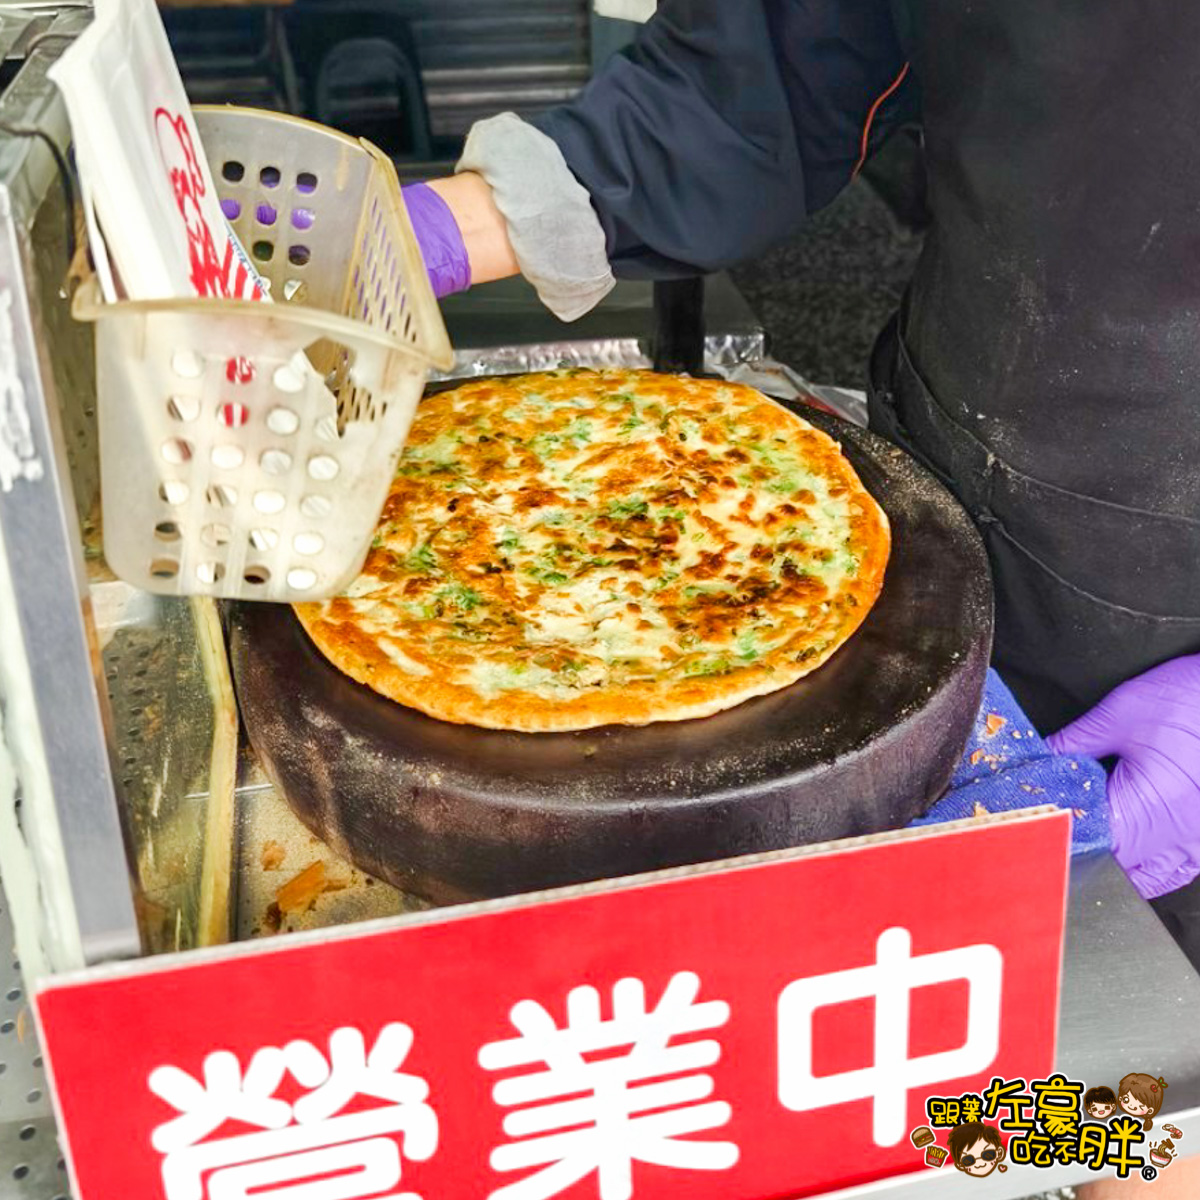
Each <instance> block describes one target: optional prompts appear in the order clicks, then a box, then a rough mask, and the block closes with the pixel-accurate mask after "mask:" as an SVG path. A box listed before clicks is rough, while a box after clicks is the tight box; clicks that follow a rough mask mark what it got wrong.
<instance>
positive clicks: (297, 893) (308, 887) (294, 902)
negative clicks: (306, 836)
mask: <svg viewBox="0 0 1200 1200" xmlns="http://www.w3.org/2000/svg"><path fill="white" fill-rule="evenodd" d="M348 885H349V881H348V880H347V879H344V878H341V877H338V876H330V875H328V874H326V871H325V864H324V863H323V862H321V861H320V859H318V860H317V861H316V862H314V863H310V864H309V865H308V866H307V867H305V868H304V870H303V871H301V872H300V874H299V875H293V876H292V878H291V879H289V880H288V881H287V883H285V884H284V885H283V886H282V887H280V888H279V890H278V891H277V892H276V893H275V903H276V904H277V905H278V906H279V911H280V912H281V913H294V912H303V911H305V910H306V909H309V908H311V907H312V906H313V905H314V904H316V902H317V900H318V899H319V898H320V897H321V896H322V895H323V894H324V893H325V892H340V891H341V890H342V889H343V888H345V887H347V886H348Z"/></svg>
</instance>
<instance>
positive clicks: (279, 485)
mask: <svg viewBox="0 0 1200 1200" xmlns="http://www.w3.org/2000/svg"><path fill="white" fill-rule="evenodd" d="M196 119H197V123H198V125H199V128H200V133H201V137H202V138H203V141H204V147H205V151H206V153H207V156H208V160H209V162H210V164H211V165H212V168H213V174H214V177H215V178H216V181H217V188H218V191H220V193H221V199H222V204H223V207H225V209H226V213H227V215H228V216H230V218H231V220H232V223H233V226H234V229H235V230H236V232H237V234H238V236H239V238H240V239H241V241H242V244H243V245H244V246H245V247H246V249H247V250H248V251H249V252H250V255H251V257H252V259H253V261H254V263H255V265H256V267H257V268H258V269H259V271H260V272H261V274H262V275H263V277H264V278H265V279H267V280H268V281H269V283H270V285H271V295H272V298H273V300H274V303H258V302H254V301H239V300H220V299H180V300H162V301H145V302H121V303H116V304H106V303H104V302H103V301H102V299H101V296H100V291H99V288H98V286H97V284H96V280H95V279H94V277H93V278H90V279H88V280H86V281H85V282H84V284H83V285H82V286H81V288H80V289H79V291H78V293H77V294H76V298H75V306H74V311H75V315H76V316H77V317H79V318H80V319H82V320H87V321H93V322H95V325H96V362H97V391H98V399H99V424H100V458H101V504H102V516H103V524H104V552H105V557H106V558H107V560H108V564H109V566H110V567H111V569H112V570H113V571H114V572H115V573H116V574H117V575H119V576H120V577H121V578H122V579H124V580H126V581H127V582H129V583H131V584H133V585H135V586H136V587H139V588H143V589H145V590H147V591H152V592H157V593H161V594H167V595H206V596H220V597H225V598H240V599H255V600H273V601H299V600H314V599H320V598H323V597H327V596H331V595H336V594H337V593H338V592H340V591H341V590H343V589H344V588H345V587H346V586H347V584H349V583H350V581H351V580H352V579H353V578H354V577H355V575H356V574H357V573H358V571H359V569H360V568H361V566H362V562H363V559H364V558H365V557H366V553H367V550H368V548H369V546H370V542H371V538H372V535H373V533H374V530H375V526H376V523H377V521H378V519H379V515H380V512H381V511H382V508H383V504H384V501H385V499H386V496H387V491H388V486H389V484H390V482H391V479H392V476H393V474H394V471H395V467H396V461H397V459H398V457H399V454H400V451H401V449H402V447H403V444H404V439H405V437H406V436H407V434H408V429H409V426H410V424H411V423H412V418H413V413H414V411H415V409H416V406H417V402H418V401H419V400H420V398H421V394H422V391H423V390H424V386H425V380H426V377H427V375H428V371H429V369H430V367H438V368H441V369H446V368H448V367H449V366H450V364H451V361H452V356H451V350H450V343H449V340H448V338H447V336H446V330H445V326H444V325H443V324H442V320H441V315H440V313H439V310H438V306H437V301H436V299H435V298H434V295H433V291H432V289H431V288H430V285H429V281H428V278H427V276H426V273H425V267H424V264H423V262H422V259H421V255H420V251H419V250H418V248H417V243H416V239H415V237H414V234H413V231H412V226H411V225H410V223H409V220H408V215H407V213H406V212H405V209H404V203H403V200H402V198H401V193H400V186H399V183H398V181H397V178H396V173H395V170H394V168H393V167H392V164H391V163H390V161H388V159H386V158H385V157H384V156H383V155H382V154H381V153H380V152H379V151H378V150H376V149H375V148H374V147H373V146H370V145H369V144H368V143H365V142H361V141H357V140H355V139H353V138H349V137H345V136H343V135H342V134H339V133H336V132H334V131H332V130H330V129H326V128H324V127H322V126H319V125H313V124H311V123H310V122H307V121H300V120H297V119H295V118H292V117H285V116H280V115H278V114H275V113H265V112H258V111H254V110H249V109H237V108H213V109H198V110H197V111H196ZM310 364H311V365H310Z"/></svg>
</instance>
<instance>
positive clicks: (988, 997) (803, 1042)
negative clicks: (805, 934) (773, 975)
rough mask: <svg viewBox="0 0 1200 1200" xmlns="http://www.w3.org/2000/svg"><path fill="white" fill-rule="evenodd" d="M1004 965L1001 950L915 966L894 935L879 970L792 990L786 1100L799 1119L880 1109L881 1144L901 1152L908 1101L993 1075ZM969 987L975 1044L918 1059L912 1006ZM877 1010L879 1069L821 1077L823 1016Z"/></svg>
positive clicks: (883, 944)
mask: <svg viewBox="0 0 1200 1200" xmlns="http://www.w3.org/2000/svg"><path fill="white" fill-rule="evenodd" d="M1003 965H1004V962H1003V957H1002V956H1001V954H1000V951H999V950H998V949H997V948H996V947H995V946H991V945H982V944H981V945H976V946H964V947H962V948H961V949H958V950H945V951H942V952H941V953H938V954H921V955H918V956H917V957H916V958H914V957H912V935H911V934H910V933H909V931H908V930H907V929H900V928H893V929H885V930H884V931H883V933H881V934H880V935H879V940H878V941H877V942H876V944H875V962H874V963H873V964H872V965H871V966H866V967H858V968H856V969H854V970H849V971H834V972H833V973H832V974H829V975H814V976H812V977H811V978H808V979H798V980H796V981H795V982H794V983H790V984H788V986H787V987H786V988H784V990H783V992H782V993H781V994H780V997H779V1100H780V1103H781V1104H782V1105H783V1106H784V1108H788V1109H791V1110H792V1111H793V1112H807V1111H809V1110H811V1109H815V1108H827V1107H829V1106H830V1105H834V1104H843V1103H845V1102H846V1101H849V1100H866V1099H871V1100H874V1123H873V1135H874V1139H875V1144H876V1145H878V1146H894V1145H896V1143H897V1142H899V1141H900V1140H901V1139H902V1138H903V1137H904V1135H905V1133H906V1131H907V1129H908V1125H907V1121H906V1116H907V1111H906V1110H907V1106H908V1093H909V1091H910V1090H911V1089H913V1088H921V1087H927V1086H928V1085H929V1084H932V1083H940V1082H942V1081H944V1080H952V1079H960V1078H962V1077H963V1076H966V1075H974V1074H975V1073H976V1072H978V1071H983V1070H985V1069H986V1068H987V1067H989V1066H991V1064H992V1062H993V1060H994V1059H995V1057H996V1051H997V1050H998V1049H999V1045H1000V983H1001V976H1002V974H1003ZM960 979H961V980H965V981H966V983H967V986H968V989H969V992H968V1000H967V1038H966V1041H965V1042H964V1043H963V1045H961V1046H959V1047H958V1048H957V1049H954V1050H944V1051H941V1052H940V1053H937V1054H925V1055H921V1056H919V1057H917V1058H909V1056H908V1040H909V1021H908V1011H909V999H910V997H911V995H912V992H913V990H914V989H915V988H920V987H928V986H929V985H931V984H935V983H949V982H951V981H954V980H960ZM866 998H872V999H874V1001H875V1036H874V1043H875V1048H874V1053H873V1055H872V1063H871V1065H870V1066H869V1067H863V1068H861V1069H860V1070H857V1071H844V1072H842V1073H841V1074H838V1075H824V1076H815V1075H814V1074H813V1045H812V1042H813V1032H812V1031H813V1013H814V1012H816V1010H817V1009H818V1008H825V1007H827V1006H830V1005H835V1004H844V1003H846V1002H847V1001H850V1000H861V999H866Z"/></svg>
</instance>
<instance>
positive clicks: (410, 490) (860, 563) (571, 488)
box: [296, 369, 890, 732]
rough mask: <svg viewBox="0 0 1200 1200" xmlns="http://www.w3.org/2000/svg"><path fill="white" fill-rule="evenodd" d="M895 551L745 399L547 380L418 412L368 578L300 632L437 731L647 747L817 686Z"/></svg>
mask: <svg viewBox="0 0 1200 1200" xmlns="http://www.w3.org/2000/svg"><path fill="white" fill-rule="evenodd" d="M889 546H890V535H889V530H888V523H887V518H886V516H885V515H884V513H883V510H882V509H881V508H880V507H879V505H878V504H876V503H875V501H874V500H873V499H872V497H871V496H870V495H869V494H868V493H867V492H866V490H865V489H864V488H863V486H862V484H861V483H860V481H859V479H858V477H857V475H856V474H855V473H854V471H853V469H852V468H851V466H850V464H849V463H848V462H847V461H846V459H845V458H844V457H843V456H842V454H841V451H840V449H839V447H838V444H837V443H836V442H835V441H833V439H832V438H830V437H828V436H827V435H826V434H824V433H822V432H821V431H820V430H817V429H814V428H813V427H812V426H811V425H809V424H808V423H807V422H805V421H803V420H801V419H800V418H799V417H797V416H795V415H794V414H793V413H791V412H789V411H788V410H787V409H785V408H783V407H781V406H780V405H778V404H776V403H775V402H774V401H772V400H769V399H767V398H766V397H765V396H763V395H761V394H760V393H758V392H756V391H754V390H753V389H751V388H748V387H744V386H742V385H739V384H732V383H726V382H723V381H716V380H707V379H690V378H687V377H682V376H672V375H657V374H654V373H652V372H649V371H636V370H626V369H615V370H607V371H587V370H569V371H559V372H550V373H545V374H539V375H524V376H515V377H511V378H505V379H501V380H487V381H480V382H476V383H468V384H465V385H464V386H462V387H458V388H456V389H455V390H453V391H448V392H442V393H440V394H439V395H435V396H431V397H429V398H427V399H425V400H424V401H422V403H421V405H420V408H419V409H418V412H417V419H416V421H415V422H414V424H413V427H412V431H411V433H410V434H409V439H408V442H407V443H406V445H405V449H404V454H403V456H402V457H401V460H400V465H399V470H398V473H397V476H396V479H395V482H394V484H393V486H392V490H391V494H390V496H389V498H388V501H387V504H386V506H385V508H384V511H383V516H382V518H381V523H380V527H379V532H378V536H377V537H376V539H375V542H374V544H373V546H372V549H371V552H370V554H369V556H368V558H367V561H366V563H365V565H364V568H363V573H362V575H361V576H360V577H359V579H358V580H357V581H356V582H355V583H354V584H353V585H352V587H351V588H350V589H349V591H348V592H347V594H346V595H345V596H343V597H340V598H337V599H334V600H330V601H326V602H323V603H318V604H304V605H298V606H297V607H296V612H297V614H298V615H299V618H300V620H301V622H302V623H303V625H304V627H305V629H306V630H307V631H308V633H309V635H310V636H311V637H312V639H313V641H314V642H315V643H316V644H317V646H318V647H319V648H320V649H321V651H322V652H323V653H324V654H325V656H326V657H327V658H328V659H329V660H330V661H331V662H333V663H334V664H335V665H336V666H337V667H338V668H340V669H341V670H342V671H344V672H345V673H346V674H347V675H350V676H351V677H352V678H354V679H356V680H358V681H359V682H360V683H364V684H366V685H367V686H369V687H371V688H374V689H375V691H377V692H379V693H380V694H382V695H384V696H387V697H390V698H391V699H392V700H396V701H398V702H399V703H401V704H406V705H409V706H411V707H413V708H417V709H420V710H421V711H422V712H424V713H427V714H429V715H430V716H432V717H438V718H440V719H442V720H444V721H455V722H460V723H464V724H471V725H479V726H485V727H488V728H493V729H514V730H524V731H529V732H541V731H551V730H570V729H586V728H589V727H591V726H596V725H609V724H629V725H641V724H645V723H647V722H650V721H673V720H682V719H684V718H688V717H703V716H708V715H709V714H711V713H715V712H719V711H720V710H722V709H726V708H730V707H732V706H733V705H735V704H740V703H741V702H742V701H744V700H748V699H750V698H751V697H752V696H761V695H763V694H765V693H767V692H773V691H777V690H778V689H780V688H784V687H787V685H788V684H790V683H793V682H794V681H795V680H797V679H799V678H800V677H801V676H803V675H807V674H808V673H809V672H811V671H814V670H816V668H817V667H819V666H820V665H821V664H822V663H824V662H825V661H826V660H827V659H828V658H829V657H830V656H831V655H832V654H834V653H835V652H836V651H837V649H838V648H839V647H840V646H841V645H842V644H843V643H844V642H845V641H846V640H847V638H849V637H850V636H851V635H852V634H853V633H854V631H855V630H856V629H857V628H858V626H859V625H860V624H861V623H862V621H863V619H864V618H865V617H866V615H867V613H868V612H869V611H870V608H871V605H872V604H874V602H875V599H876V597H877V596H878V595H879V590H880V588H881V587H882V585H883V575H884V569H885V567H886V565H887V558H888V550H889Z"/></svg>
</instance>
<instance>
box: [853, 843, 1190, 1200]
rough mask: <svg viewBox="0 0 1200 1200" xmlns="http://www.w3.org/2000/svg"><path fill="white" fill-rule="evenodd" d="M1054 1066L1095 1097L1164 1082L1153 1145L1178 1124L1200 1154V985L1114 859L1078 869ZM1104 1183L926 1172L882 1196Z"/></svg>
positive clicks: (999, 1199)
mask: <svg viewBox="0 0 1200 1200" xmlns="http://www.w3.org/2000/svg"><path fill="white" fill-rule="evenodd" d="M1028 886H1034V887H1036V886H1037V883H1036V881H1030V883H1029V885H1028ZM1056 1066H1057V1069H1058V1070H1060V1071H1062V1072H1063V1073H1064V1074H1065V1075H1066V1076H1067V1077H1068V1078H1069V1079H1082V1080H1083V1081H1084V1082H1085V1083H1087V1084H1088V1086H1089V1087H1091V1086H1095V1085H1098V1084H1107V1085H1108V1086H1109V1087H1112V1088H1115V1087H1116V1085H1117V1083H1118V1081H1119V1080H1120V1078H1121V1076H1122V1075H1125V1074H1127V1073H1128V1072H1130V1071H1144V1072H1147V1073H1152V1074H1154V1075H1162V1076H1163V1077H1164V1078H1165V1079H1166V1080H1167V1084H1168V1087H1167V1099H1166V1104H1165V1105H1164V1106H1163V1110H1162V1112H1161V1113H1159V1115H1158V1116H1157V1117H1156V1118H1155V1122H1154V1124H1155V1134H1156V1139H1155V1140H1157V1136H1158V1133H1157V1131H1159V1130H1160V1129H1161V1128H1162V1125H1163V1123H1164V1122H1166V1121H1170V1122H1171V1123H1172V1124H1174V1125H1178V1126H1179V1128H1180V1129H1181V1130H1182V1131H1183V1135H1184V1136H1183V1137H1182V1138H1181V1139H1179V1150H1180V1156H1181V1157H1187V1156H1189V1155H1193V1154H1200V975H1197V974H1196V972H1195V971H1194V970H1192V968H1191V966H1190V965H1189V963H1188V961H1187V959H1186V958H1184V956H1183V954H1182V953H1181V952H1180V950H1179V948H1178V947H1177V946H1176V945H1175V943H1174V941H1172V939H1171V936H1170V935H1169V934H1168V933H1167V931H1166V929H1165V928H1163V925H1162V924H1161V922H1160V921H1159V920H1158V918H1157V917H1156V916H1155V915H1154V913H1153V911H1152V910H1151V908H1150V906H1149V905H1148V904H1147V903H1146V902H1145V901H1144V900H1142V899H1140V898H1139V896H1138V895H1137V893H1136V892H1135V891H1134V890H1133V887H1132V886H1131V885H1130V883H1129V881H1128V880H1127V879H1126V878H1125V874H1124V872H1123V871H1122V870H1121V868H1120V867H1118V866H1117V864H1116V861H1115V860H1114V859H1113V857H1112V856H1111V855H1110V854H1106V853H1101V854H1089V855H1086V856H1084V857H1081V858H1077V859H1075V861H1074V862H1073V863H1072V865H1071V889H1070V897H1069V900H1068V910H1067V939H1066V949H1065V952H1064V962H1063V977H1062V1002H1061V1005H1060V1008H1059V1022H1058V1062H1057V1064H1056ZM1147 1146H1148V1143H1147ZM1144 1152H1145V1151H1144V1150H1143V1153H1144ZM1109 1174H1111V1172H1109ZM1101 1177H1102V1176H1101V1175H1096V1174H1093V1173H1092V1172H1091V1171H1089V1170H1087V1168H1086V1167H1078V1166H1074V1167H1072V1166H1055V1167H1050V1168H1045V1169H1040V1168H1039V1169H1035V1168H1032V1167H1013V1168H1012V1169H1011V1170H1009V1171H1008V1172H1007V1173H1006V1174H1004V1175H1000V1174H998V1173H993V1174H992V1175H990V1176H988V1177H987V1178H986V1179H974V1178H968V1177H967V1176H965V1175H963V1174H961V1173H960V1172H958V1171H951V1172H947V1171H945V1170H942V1171H937V1172H934V1171H928V1170H927V1171H925V1172H924V1173H922V1174H920V1175H914V1176H912V1177H911V1179H910V1180H909V1181H907V1182H904V1183H899V1184H897V1185H896V1186H894V1187H889V1188H886V1189H884V1190H885V1191H886V1194H887V1197H888V1200H927V1198H929V1197H933V1198H934V1200H957V1198H958V1197H960V1196H961V1197H963V1198H964V1200H966V1198H967V1197H970V1198H971V1200H977V1198H978V1200H1017V1198H1018V1197H1022V1196H1028V1195H1029V1194H1030V1193H1031V1192H1033V1191H1035V1190H1046V1189H1048V1188H1061V1187H1068V1186H1073V1185H1074V1186H1077V1185H1079V1184H1081V1183H1086V1182H1088V1181H1089V1180H1095V1179H1097V1178H1101ZM869 1190H870V1189H866V1188H857V1189H851V1190H849V1191H846V1192H839V1193H838V1196H839V1197H849V1196H856V1195H864V1194H867V1193H868V1192H869Z"/></svg>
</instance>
